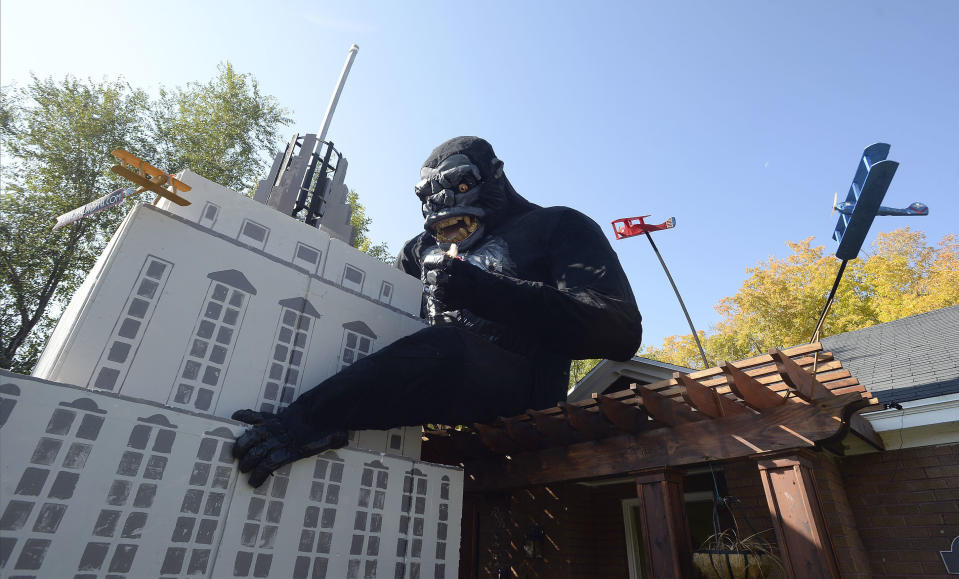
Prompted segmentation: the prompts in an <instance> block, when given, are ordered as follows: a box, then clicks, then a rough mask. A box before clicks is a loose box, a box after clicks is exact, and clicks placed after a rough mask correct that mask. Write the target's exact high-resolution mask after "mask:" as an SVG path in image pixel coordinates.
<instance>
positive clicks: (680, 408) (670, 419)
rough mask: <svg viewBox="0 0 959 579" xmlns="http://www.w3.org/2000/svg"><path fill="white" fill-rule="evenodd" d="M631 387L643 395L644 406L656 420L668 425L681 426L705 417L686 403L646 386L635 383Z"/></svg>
mask: <svg viewBox="0 0 959 579" xmlns="http://www.w3.org/2000/svg"><path fill="white" fill-rule="evenodd" d="M630 389H631V390H632V389H635V390H636V392H637V393H638V394H639V395H640V397H642V399H643V407H644V408H645V409H646V412H648V413H649V415H650V416H652V417H653V420H655V421H656V422H661V423H663V424H665V425H667V426H679V425H681V424H689V423H690V422H698V421H700V420H702V419H703V417H702V416H700V415H698V414H696V413H695V412H693V411H692V410H690V409H689V408H687V407H686V405H684V404H680V403H678V402H675V401H674V400H672V399H670V398H667V397H666V396H663V395H662V394H659V393H658V392H654V391H652V390H650V389H649V388H647V387H645V386H637V385H635V384H634V385H632V386H630Z"/></svg>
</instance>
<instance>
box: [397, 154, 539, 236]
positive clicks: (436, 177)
mask: <svg viewBox="0 0 959 579" xmlns="http://www.w3.org/2000/svg"><path fill="white" fill-rule="evenodd" d="M415 191H416V196H417V197H419V199H420V201H421V202H422V204H423V217H425V218H426V221H425V222H424V224H423V228H424V229H426V231H428V232H429V233H430V234H432V235H433V237H434V238H435V239H436V242H437V243H438V244H440V246H441V247H443V248H444V249H445V248H447V247H448V246H449V245H450V244H451V243H456V244H457V245H458V247H459V248H460V249H464V250H465V249H468V248H469V247H471V246H472V245H473V244H475V243H476V242H477V241H478V240H479V239H480V238H482V237H483V235H484V234H485V233H486V232H488V231H492V230H493V229H495V228H496V226H497V225H498V224H500V223H501V222H502V221H503V220H505V219H507V218H508V217H510V216H511V215H514V214H516V213H521V212H524V211H529V210H530V209H533V208H535V207H536V206H535V205H533V204H532V203H530V202H528V201H526V200H525V199H523V198H522V197H520V196H519V194H517V193H516V191H515V190H514V189H513V186H512V185H510V183H509V181H508V180H507V179H506V175H504V174H503V162H502V161H500V160H499V159H497V158H496V154H495V153H494V152H493V147H491V146H490V144H489V143H487V142H486V141H484V140H483V139H480V138H479V137H456V138H454V139H450V140H449V141H446V142H445V143H443V144H442V145H440V146H439V147H436V148H435V149H434V150H433V152H432V153H431V154H430V156H429V158H428V159H427V160H426V162H425V163H423V168H422V169H421V170H420V181H419V182H418V183H417V184H416V187H415Z"/></svg>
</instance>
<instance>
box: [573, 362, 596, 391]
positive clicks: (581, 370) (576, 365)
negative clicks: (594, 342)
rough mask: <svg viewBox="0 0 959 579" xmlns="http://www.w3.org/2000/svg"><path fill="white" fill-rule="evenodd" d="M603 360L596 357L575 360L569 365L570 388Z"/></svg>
mask: <svg viewBox="0 0 959 579" xmlns="http://www.w3.org/2000/svg"><path fill="white" fill-rule="evenodd" d="M601 361H602V360H600V359H598V358H595V359H589V360H573V361H572V362H571V363H570V365H569V388H570V389H572V388H573V386H575V385H576V383H577V382H579V381H580V380H582V379H583V378H585V377H586V375H587V374H589V373H590V371H591V370H592V369H593V368H595V367H596V364H599V363H600V362H601Z"/></svg>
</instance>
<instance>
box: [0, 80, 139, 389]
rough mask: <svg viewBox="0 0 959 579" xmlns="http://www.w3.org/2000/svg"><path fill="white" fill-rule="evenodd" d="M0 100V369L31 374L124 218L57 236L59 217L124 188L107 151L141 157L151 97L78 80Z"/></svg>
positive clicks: (16, 91)
mask: <svg viewBox="0 0 959 579" xmlns="http://www.w3.org/2000/svg"><path fill="white" fill-rule="evenodd" d="M3 93H4V96H3V101H2V109H3V112H2V119H3V123H2V158H3V182H2V188H0V367H3V368H12V369H13V370H15V371H18V372H28V371H29V370H30V369H31V368H32V366H33V363H34V362H35V360H36V358H37V356H38V355H39V352H40V349H41V348H42V345H43V343H44V341H45V338H46V336H47V335H48V334H49V332H50V331H51V330H52V328H53V324H54V323H55V321H56V316H58V315H59V310H60V309H61V308H62V304H63V302H64V300H65V299H66V298H67V297H69V295H70V294H72V293H73V291H74V290H75V289H76V287H77V286H78V285H79V283H80V282H81V280H82V279H83V276H84V274H85V272H86V271H87V270H88V269H89V268H90V266H91V265H93V262H94V260H95V259H96V257H97V255H99V253H100V249H102V247H103V245H104V244H105V242H106V239H107V238H108V237H109V235H110V233H111V232H112V231H113V230H114V229H115V228H116V226H117V224H118V223H119V221H120V219H121V218H122V215H121V214H120V213H119V212H104V213H103V214H101V215H98V218H96V219H86V220H83V221H81V222H79V223H77V224H75V225H72V226H70V227H69V228H67V229H62V230H58V231H57V232H52V231H51V227H52V225H53V223H54V219H55V217H56V216H58V215H60V214H62V213H65V212H67V211H69V210H71V209H74V208H76V207H79V206H81V205H84V204H86V203H89V202H90V201H92V200H94V199H96V198H97V197H100V196H102V195H104V194H105V193H106V192H108V191H110V190H112V189H113V188H116V187H117V186H118V185H119V180H118V178H117V177H116V176H114V175H113V174H112V173H110V172H109V168H110V166H111V165H112V164H113V162H114V160H113V157H111V156H110V151H112V150H113V149H116V148H125V149H128V150H130V151H131V152H134V153H135V154H136V153H138V152H142V150H143V148H144V145H145V142H144V139H143V138H142V136H141V132H142V127H143V124H144V123H143V121H144V115H143V113H144V111H145V110H146V107H147V102H148V99H147V96H146V95H145V93H143V92H142V91H137V90H133V89H132V88H130V86H129V85H127V84H126V83H124V82H122V81H112V82H108V81H104V82H92V81H90V82H84V81H79V80H77V79H75V78H72V77H67V78H66V79H64V80H63V81H61V82H57V81H54V80H52V79H49V78H48V79H42V80H41V79H38V78H36V77H34V78H33V79H32V82H31V83H30V84H29V85H28V86H26V87H23V88H17V87H5V88H4V89H3ZM21 349H22V351H21ZM18 353H19V355H18Z"/></svg>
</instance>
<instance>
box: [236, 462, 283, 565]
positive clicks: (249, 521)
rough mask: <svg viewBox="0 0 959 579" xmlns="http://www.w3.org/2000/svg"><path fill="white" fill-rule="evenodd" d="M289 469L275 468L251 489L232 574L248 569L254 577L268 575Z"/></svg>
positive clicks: (281, 515)
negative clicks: (257, 485) (265, 480)
mask: <svg viewBox="0 0 959 579" xmlns="http://www.w3.org/2000/svg"><path fill="white" fill-rule="evenodd" d="M290 469H291V465H289V464H286V465H284V466H282V467H280V468H278V469H277V470H275V471H273V476H271V477H270V478H269V479H267V482H266V483H264V484H262V485H260V486H259V487H257V488H255V489H254V490H253V496H252V497H250V501H249V503H247V510H246V522H245V523H244V524H243V530H242V532H241V535H240V543H241V545H242V547H241V548H240V550H239V551H237V553H236V559H234V562H233V576H234V577H249V576H250V574H251V573H252V575H253V576H254V577H269V574H270V566H271V565H272V564H273V546H274V544H275V542H276V534H277V531H278V530H279V528H280V520H281V519H282V517H283V501H284V499H285V498H286V489H287V487H288V486H289V483H290Z"/></svg>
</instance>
